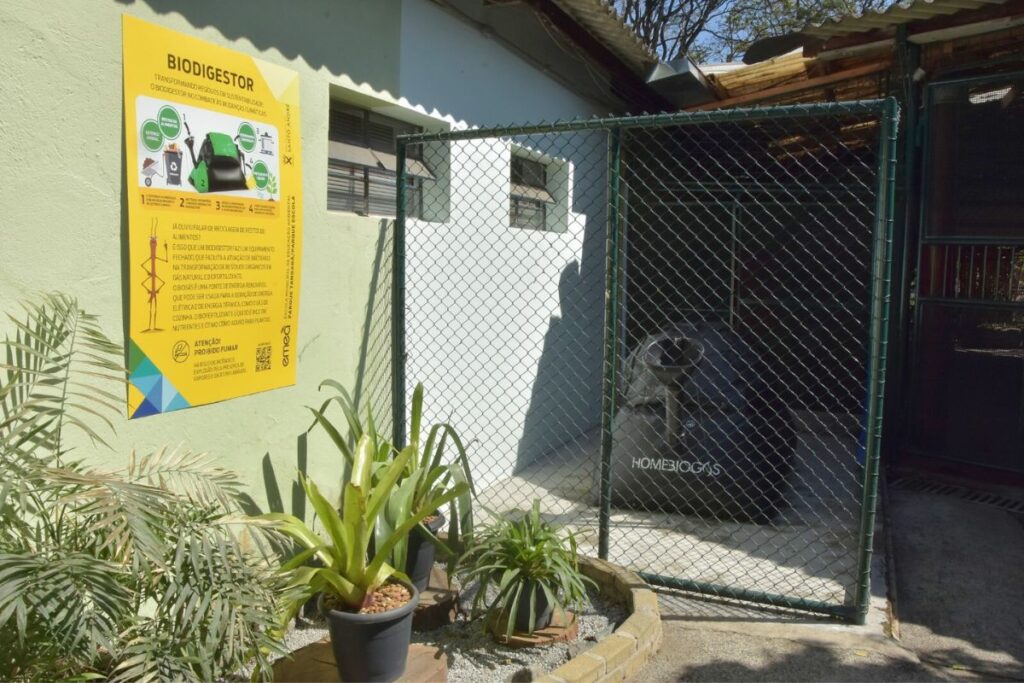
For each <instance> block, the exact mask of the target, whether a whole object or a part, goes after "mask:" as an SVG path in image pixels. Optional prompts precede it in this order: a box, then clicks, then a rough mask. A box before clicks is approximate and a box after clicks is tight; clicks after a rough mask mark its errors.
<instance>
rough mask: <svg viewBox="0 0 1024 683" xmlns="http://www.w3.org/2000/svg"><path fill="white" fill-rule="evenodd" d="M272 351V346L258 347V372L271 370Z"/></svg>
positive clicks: (262, 345)
mask: <svg viewBox="0 0 1024 683" xmlns="http://www.w3.org/2000/svg"><path fill="white" fill-rule="evenodd" d="M270 351H271V347H270V344H259V345H257V346H256V372H263V371H264V370H269V369H270Z"/></svg>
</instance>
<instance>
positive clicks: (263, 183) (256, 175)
mask: <svg viewBox="0 0 1024 683" xmlns="http://www.w3.org/2000/svg"><path fill="white" fill-rule="evenodd" d="M252 179H253V180H255V181H256V187H258V188H259V189H261V190H263V189H266V187H267V183H268V182H270V169H269V168H267V165H266V164H265V163H263V162H262V161H257V162H256V163H255V164H253V165H252Z"/></svg>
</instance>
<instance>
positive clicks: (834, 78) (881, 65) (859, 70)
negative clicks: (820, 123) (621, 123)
mask: <svg viewBox="0 0 1024 683" xmlns="http://www.w3.org/2000/svg"><path fill="white" fill-rule="evenodd" d="M890 66H892V61H891V60H888V59H886V60H883V61H880V62H874V63H871V64H864V65H863V66H858V67H854V68H852V69H846V70H844V71H837V72H836V73H833V74H829V75H827V76H819V77H817V78H808V79H807V80H803V81H797V82H795V83H787V84H785V85H780V86H776V87H774V88H766V89H765V90H760V91H757V92H752V93H746V94H744V95H737V96H736V97H730V98H728V99H725V100H718V101H717V102H708V103H707V104H700V105H697V106H695V107H688V108H687V109H684V111H707V110H709V109H722V108H724V107H733V106H736V105H740V104H753V103H754V102H760V101H762V100H767V99H771V98H773V97H778V96H779V95H789V94H791V93H796V92H800V91H801V90H811V89H813V88H818V87H821V86H823V85H830V84H832V83H839V82H841V81H846V80H850V79H853V78H859V77H861V76H867V75H868V74H873V73H877V72H879V71H884V70H885V69H888V68H889V67H890Z"/></svg>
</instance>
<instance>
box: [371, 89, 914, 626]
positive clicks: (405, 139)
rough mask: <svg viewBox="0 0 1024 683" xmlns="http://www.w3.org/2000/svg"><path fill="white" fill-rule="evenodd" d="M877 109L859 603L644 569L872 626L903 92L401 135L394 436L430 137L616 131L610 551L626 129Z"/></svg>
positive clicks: (604, 471) (601, 548)
mask: <svg viewBox="0 0 1024 683" xmlns="http://www.w3.org/2000/svg"><path fill="white" fill-rule="evenodd" d="M856 114H862V115H864V114H877V115H878V117H879V128H880V132H879V139H878V150H877V157H876V158H877V178H876V182H877V187H876V188H875V209H874V217H873V235H872V244H873V247H872V258H871V275H870V301H869V307H868V308H869V321H868V322H869V325H868V326H869V348H868V359H867V370H868V376H867V378H866V400H865V409H866V417H865V427H866V429H865V435H866V443H865V463H864V475H863V482H862V483H863V487H862V501H861V514H860V525H859V552H858V568H857V585H856V591H855V598H854V603H853V605H837V604H833V603H825V602H820V601H814V600H808V599H805V598H797V597H793V596H786V595H778V594H774V593H766V592H761V591H755V590H749V589H744V588H737V587H734V586H724V585H718V584H712V583H705V582H701V581H693V580H688V579H683V578H679V577H671V576H663V575H660V574H653V573H647V572H638V573H639V575H640V576H641V577H642V578H644V579H645V580H646V581H648V582H649V583H652V584H655V585H659V586H664V587H667V588H675V589H680V590H685V591H693V592H697V593H704V594H709V595H713V596H716V597H722V598H728V599H735V600H740V601H746V602H752V603H760V604H767V605H771V606H775V607H782V608H788V609H795V610H801V611H806V612H813V613H818V614H823V615H827V616H831V617H834V618H837V619H841V620H844V621H852V622H854V623H857V624H863V623H865V621H866V617H867V613H868V608H869V600H870V582H871V564H872V553H873V544H874V530H875V523H876V506H877V500H878V477H879V457H880V448H881V440H882V419H883V400H884V395H885V379H886V359H887V350H888V343H889V339H888V332H889V324H888V323H889V316H890V305H891V291H892V241H893V220H894V211H895V201H894V197H895V188H896V161H897V159H896V155H897V136H898V126H899V105H898V104H897V101H896V99H895V98H892V97H889V98H885V99H877V100H862V101H855V102H835V103H814V104H797V105H782V106H769V107H756V108H748V109H728V110H713V111H699V112H678V113H671V114H654V115H644V116H623V117H614V118H604V119H589V120H571V121H560V122H554V123H550V124H537V125H522V126H500V127H499V126H496V127H489V128H473V129H469V130H459V131H448V132H439V133H422V134H414V135H401V136H398V138H397V155H396V156H397V160H396V163H397V172H396V175H397V189H396V195H397V196H396V216H395V223H394V226H395V228H394V237H393V241H392V258H393V262H392V263H393V266H392V282H391V304H392V308H391V310H392V330H391V332H392V335H391V337H392V338H391V368H392V372H391V374H392V386H391V398H392V406H391V410H392V429H393V443H395V444H396V445H397V446H399V447H401V446H403V445H405V442H406V422H407V415H406V406H405V398H406V376H405V370H406V331H405V317H406V298H405V295H406V276H405V259H406V252H405V242H406V199H407V198H406V180H407V177H408V176H407V164H406V159H407V149H408V147H409V146H410V145H417V144H422V143H427V142H446V141H459V140H472V139H479V138H499V137H510V136H517V135H531V134H544V133H568V132H576V131H586V130H607V131H608V133H609V136H608V195H607V198H608V199H607V201H608V214H607V223H606V225H607V229H606V245H605V256H606V262H605V315H604V320H605V322H604V335H603V336H604V342H603V345H604V348H603V361H602V362H603V367H604V377H603V386H602V411H601V453H600V456H601V470H600V508H599V543H598V555H599V557H600V558H601V559H607V558H608V550H609V548H608V546H609V531H610V527H611V481H612V477H611V474H612V469H611V468H612V420H613V418H614V415H615V412H616V408H617V399H618V396H617V393H618V390H617V386H618V377H617V373H618V369H619V367H620V365H621V364H622V362H623V358H622V353H621V349H620V344H619V340H620V334H619V324H620V323H619V317H620V301H619V291H620V286H619V282H618V277H619V260H618V256H619V253H620V247H621V229H622V226H621V220H620V219H621V214H622V211H621V208H622V207H621V206H620V198H621V195H622V192H621V187H620V182H621V162H622V136H621V133H622V131H623V130H625V129H633V128H651V127H660V126H669V125H672V126H699V125H700V124H702V123H705V124H715V123H727V122H749V121H766V120H771V119H783V118H784V119H799V118H809V117H826V116H829V115H837V116H838V115H856Z"/></svg>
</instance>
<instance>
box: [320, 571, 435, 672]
mask: <svg viewBox="0 0 1024 683" xmlns="http://www.w3.org/2000/svg"><path fill="white" fill-rule="evenodd" d="M402 583H403V585H404V586H405V587H406V588H408V589H409V590H410V592H411V593H412V600H410V601H409V602H408V603H406V604H405V605H402V606H401V607H399V608H398V609H395V610H391V611H389V612H382V613H380V614H355V613H353V612H341V611H338V610H334V609H326V607H324V606H323V599H322V598H321V602H320V604H321V609H322V611H323V612H324V613H325V614H326V615H327V626H328V629H329V630H330V632H331V649H332V650H334V661H335V663H336V664H337V666H338V675H339V676H340V677H341V680H343V681H373V682H375V683H376V682H377V681H395V680H398V679H399V678H401V676H402V674H403V673H405V660H406V657H407V656H408V655H409V640H410V639H411V638H412V612H413V610H414V609H416V604H417V603H418V602H419V601H420V592H419V591H418V590H416V587H415V586H410V585H409V584H407V583H405V582H402Z"/></svg>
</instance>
